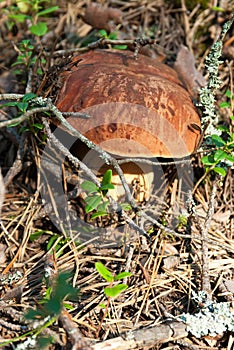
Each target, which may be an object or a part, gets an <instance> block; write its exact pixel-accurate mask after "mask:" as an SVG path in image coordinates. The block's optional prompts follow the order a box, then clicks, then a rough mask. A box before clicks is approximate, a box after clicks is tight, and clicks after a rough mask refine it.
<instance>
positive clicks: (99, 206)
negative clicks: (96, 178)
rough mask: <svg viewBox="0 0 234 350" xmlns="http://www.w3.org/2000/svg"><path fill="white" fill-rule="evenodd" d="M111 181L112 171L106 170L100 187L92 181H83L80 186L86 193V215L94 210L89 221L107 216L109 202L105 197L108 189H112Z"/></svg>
mask: <svg viewBox="0 0 234 350" xmlns="http://www.w3.org/2000/svg"><path fill="white" fill-rule="evenodd" d="M111 180H112V170H111V169H108V170H107V171H106V172H105V174H104V176H103V179H102V182H101V186H100V187H98V186H97V185H95V184H94V183H93V182H92V181H84V182H83V183H82V184H81V187H82V188H83V189H84V190H86V191H88V196H87V197H86V198H85V202H86V204H87V205H86V207H85V211H86V213H90V212H91V211H93V210H96V212H95V213H94V214H92V216H91V219H95V218H97V217H99V216H105V215H108V212H107V207H108V205H109V201H108V200H107V199H105V198H106V195H107V193H108V191H109V190H110V189H114V188H115V187H114V185H113V184H112V183H111Z"/></svg>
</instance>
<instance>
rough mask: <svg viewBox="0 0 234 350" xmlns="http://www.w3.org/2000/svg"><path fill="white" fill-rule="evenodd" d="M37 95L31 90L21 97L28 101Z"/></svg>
mask: <svg viewBox="0 0 234 350" xmlns="http://www.w3.org/2000/svg"><path fill="white" fill-rule="evenodd" d="M36 97H37V95H36V94H33V93H32V92H29V93H28V94H25V95H24V97H23V98H22V101H23V102H28V101H30V100H33V99H34V98H36Z"/></svg>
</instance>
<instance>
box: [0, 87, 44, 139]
mask: <svg viewBox="0 0 234 350" xmlns="http://www.w3.org/2000/svg"><path fill="white" fill-rule="evenodd" d="M36 98H37V95H35V94H33V93H31V92H30V93H28V94H25V95H24V96H23V97H22V99H21V100H20V101H9V102H6V103H4V104H2V105H1V106H0V108H3V107H15V108H16V109H17V115H16V117H15V118H18V117H20V116H22V115H24V114H25V113H27V112H28V111H30V110H31V109H33V108H35V107H37V106H38V107H40V104H38V101H36V100H35V99H36ZM20 123H21V121H17V122H15V123H14V119H13V120H12V123H11V124H10V126H9V127H13V126H17V125H19V124H20ZM42 129H43V124H41V123H28V124H27V126H23V127H22V128H21V129H20V132H25V131H32V132H33V134H34V135H36V134H37V132H38V131H39V130H42Z"/></svg>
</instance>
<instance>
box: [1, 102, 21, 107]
mask: <svg viewBox="0 0 234 350" xmlns="http://www.w3.org/2000/svg"><path fill="white" fill-rule="evenodd" d="M18 103H19V102H15V101H9V102H6V103H3V104H2V105H0V108H3V107H15V106H17V104H18Z"/></svg>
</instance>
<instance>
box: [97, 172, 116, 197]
mask: <svg viewBox="0 0 234 350" xmlns="http://www.w3.org/2000/svg"><path fill="white" fill-rule="evenodd" d="M111 180H112V170H111V169H108V170H107V171H106V172H105V174H104V175H103V179H102V183H101V188H100V189H101V191H102V194H103V196H106V194H107V192H108V190H110V189H114V188H115V187H114V185H112V183H111Z"/></svg>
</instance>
